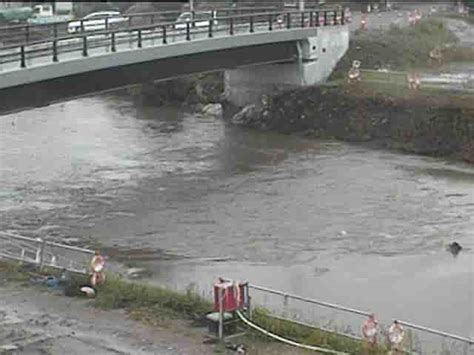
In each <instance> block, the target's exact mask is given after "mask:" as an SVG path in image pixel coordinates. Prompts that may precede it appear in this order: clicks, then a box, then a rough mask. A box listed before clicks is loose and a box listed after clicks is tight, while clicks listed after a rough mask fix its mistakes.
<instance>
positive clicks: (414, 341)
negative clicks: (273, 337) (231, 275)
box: [248, 284, 474, 355]
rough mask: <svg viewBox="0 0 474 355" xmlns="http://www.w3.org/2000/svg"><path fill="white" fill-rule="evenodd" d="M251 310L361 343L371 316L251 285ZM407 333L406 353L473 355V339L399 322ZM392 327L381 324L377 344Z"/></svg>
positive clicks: (352, 309) (343, 307) (384, 338)
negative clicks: (367, 319)
mask: <svg viewBox="0 0 474 355" xmlns="http://www.w3.org/2000/svg"><path fill="white" fill-rule="evenodd" d="M248 288H249V292H250V297H251V307H252V308H255V307H263V308H265V309H267V310H269V311H270V312H271V313H270V317H272V318H275V319H277V320H284V321H288V322H291V323H293V324H297V325H301V326H304V327H309V328H315V329H320V330H324V331H326V332H330V333H335V334H338V335H341V336H345V337H348V338H351V339H354V340H361V330H360V329H361V326H362V324H363V322H364V321H365V319H366V318H367V317H368V316H369V315H370V312H367V311H363V310H359V309H355V308H349V307H345V306H341V305H338V304H333V303H328V302H324V301H320V300H315V299H312V298H307V297H301V296H298V295H294V294H290V293H286V292H282V291H278V290H274V289H270V288H267V287H262V286H258V285H253V284H248ZM397 320H398V322H399V324H401V325H402V326H404V327H405V328H406V329H405V330H406V335H405V337H404V342H403V344H402V345H403V349H404V352H405V353H408V354H446V355H447V354H452V355H454V354H456V355H469V354H470V355H472V354H474V339H471V338H468V337H463V336H459V335H455V334H451V333H448V332H444V331H439V330H435V329H432V328H428V327H425V326H421V325H418V324H415V323H412V322H408V321H404V320H400V319H397ZM390 325H391V324H383V323H381V324H379V333H378V343H379V344H384V343H388V331H387V330H388V328H389V327H390Z"/></svg>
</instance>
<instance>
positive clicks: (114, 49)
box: [110, 32, 117, 52]
mask: <svg viewBox="0 0 474 355" xmlns="http://www.w3.org/2000/svg"><path fill="white" fill-rule="evenodd" d="M110 41H111V43H110V50H111V51H112V52H115V51H117V48H116V47H115V32H112V34H111V37H110Z"/></svg>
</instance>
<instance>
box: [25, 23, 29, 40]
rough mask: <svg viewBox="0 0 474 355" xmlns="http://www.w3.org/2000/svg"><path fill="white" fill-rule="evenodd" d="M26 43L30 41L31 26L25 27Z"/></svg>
mask: <svg viewBox="0 0 474 355" xmlns="http://www.w3.org/2000/svg"><path fill="white" fill-rule="evenodd" d="M25 41H26V43H28V42H29V41H30V25H26V26H25Z"/></svg>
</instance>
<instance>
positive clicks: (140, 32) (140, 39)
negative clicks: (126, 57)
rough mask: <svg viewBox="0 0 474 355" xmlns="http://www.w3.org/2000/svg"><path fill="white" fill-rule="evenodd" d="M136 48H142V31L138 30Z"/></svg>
mask: <svg viewBox="0 0 474 355" xmlns="http://www.w3.org/2000/svg"><path fill="white" fill-rule="evenodd" d="M138 48H142V30H138Z"/></svg>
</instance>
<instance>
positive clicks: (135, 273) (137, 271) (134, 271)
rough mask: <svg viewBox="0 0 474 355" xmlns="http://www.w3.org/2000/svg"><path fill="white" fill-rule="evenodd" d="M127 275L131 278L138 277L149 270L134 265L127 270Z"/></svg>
mask: <svg viewBox="0 0 474 355" xmlns="http://www.w3.org/2000/svg"><path fill="white" fill-rule="evenodd" d="M126 273H127V277H128V278H130V279H137V278H140V277H143V276H145V275H146V274H148V271H147V270H146V269H144V268H139V267H132V268H131V269H128V270H127V272H126Z"/></svg>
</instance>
